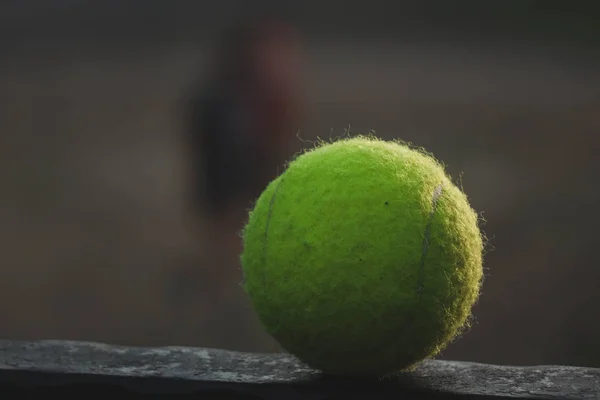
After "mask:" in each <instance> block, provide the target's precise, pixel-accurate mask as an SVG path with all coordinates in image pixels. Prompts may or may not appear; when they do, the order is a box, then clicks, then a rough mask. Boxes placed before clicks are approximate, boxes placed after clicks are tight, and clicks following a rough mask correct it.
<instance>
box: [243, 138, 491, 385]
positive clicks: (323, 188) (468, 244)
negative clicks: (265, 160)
mask: <svg viewBox="0 0 600 400" xmlns="http://www.w3.org/2000/svg"><path fill="white" fill-rule="evenodd" d="M243 241H244V251H243V254H242V256H241V260H242V268H243V271H244V276H245V283H244V287H245V290H246V291H247V293H248V295H249V297H250V299H251V301H252V304H253V306H254V308H255V310H256V312H257V314H258V316H259V318H260V319H261V321H262V323H263V324H264V326H265V328H266V330H267V331H268V332H269V333H270V334H271V335H272V336H273V337H274V338H275V339H276V340H277V341H278V342H279V344H280V345H281V346H282V347H283V348H284V349H285V350H286V351H288V352H290V353H291V354H294V355H295V356H297V357H298V358H299V359H300V360H301V361H303V362H305V363H306V364H308V365H310V366H312V367H314V368H317V369H320V370H322V371H324V372H327V373H332V374H342V375H357V376H384V375H388V374H390V373H394V372H397V371H401V370H406V369H410V368H412V367H413V366H414V365H415V364H416V363H418V362H419V361H421V360H423V359H425V358H428V357H432V356H434V355H435V354H437V353H438V352H439V351H440V350H441V349H442V348H443V347H444V346H445V345H446V344H447V343H448V342H450V341H451V340H452V339H453V338H454V337H455V336H456V335H457V334H459V333H460V331H461V329H462V328H463V327H464V326H465V324H467V323H468V320H469V317H470V314H471V307H472V306H473V304H474V303H475V301H476V299H477V297H478V294H479V288H480V282H481V280H482V275H483V274H482V272H483V271H482V252H483V239H482V235H481V232H480V230H479V227H478V216H477V214H476V213H475V212H474V211H473V209H472V208H471V207H470V205H469V203H468V201H467V198H466V196H465V195H464V194H463V192H462V191H461V190H460V189H459V188H458V187H456V186H455V185H454V184H453V183H452V182H451V180H450V179H449V178H448V176H447V175H446V173H445V171H444V169H443V167H442V166H441V165H440V164H439V163H438V162H437V161H436V160H435V159H434V158H433V157H432V156H430V155H428V154H426V153H424V152H422V151H418V150H415V149H412V148H410V147H409V146H407V145H404V144H401V143H395V142H388V141H383V140H379V139H376V138H373V137H355V138H350V139H343V140H339V141H336V142H333V143H322V144H320V145H318V146H316V147H315V148H314V149H312V150H309V151H307V152H305V153H303V154H301V155H300V156H298V157H297V158H296V159H295V160H294V161H292V162H291V163H289V165H288V168H287V169H286V171H285V172H284V173H283V174H281V175H280V176H279V177H278V178H277V179H275V180H274V181H273V182H271V183H270V184H269V185H268V186H267V188H266V189H265V190H264V192H263V193H262V195H261V196H260V197H259V198H258V200H257V201H256V203H255V206H254V209H253V210H252V211H251V212H250V214H249V219H248V223H247V225H246V227H245V228H244V231H243Z"/></svg>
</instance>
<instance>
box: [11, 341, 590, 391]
mask: <svg viewBox="0 0 600 400" xmlns="http://www.w3.org/2000/svg"><path fill="white" fill-rule="evenodd" d="M86 385H87V386H86ZM75 386H76V387H78V388H79V390H85V388H86V387H89V390H90V393H92V392H96V391H98V390H99V388H102V387H112V388H114V387H117V388H121V389H122V390H133V391H135V392H136V393H137V394H138V395H143V394H195V395H197V394H198V393H202V392H207V393H208V392H210V393H218V392H222V393H224V394H225V393H229V394H231V395H232V396H233V395H234V394H235V396H236V397H235V398H245V397H244V396H247V398H258V399H266V400H271V399H280V398H284V399H289V400H294V399H297V400H325V399H329V398H336V399H337V398H344V399H348V398H357V399H358V398H365V399H386V398H394V399H400V398H401V399H404V398H410V399H413V398H418V399H425V398H427V399H455V398H463V397H466V398H472V399H488V398H489V399H520V398H527V399H531V398H538V399H600V369H594V368H580V367H566V366H533V367H512V366H497V365H487V364H478V363H467V362H453V361H440V360H428V361H425V362H423V363H422V364H421V365H420V366H419V367H418V368H417V369H416V370H415V371H414V372H411V373H406V374H399V375H397V376H395V377H393V378H389V379H385V380H378V381H372V380H364V381H359V380H356V379H343V378H339V377H331V376H326V375H323V374H321V373H320V372H318V371H315V370H313V369H311V368H309V367H307V366H305V365H303V364H302V363H300V362H299V361H298V360H297V359H295V358H294V357H292V356H290V355H286V354H254V353H240V352H233V351H226V350H218V349H204V348H185V347H159V348H148V347H124V346H113V345H106V344H99V343H88V342H72V341H55V340H45V341H39V342H22V341H9V340H0V392H2V391H3V390H5V389H1V388H2V387H4V388H8V387H10V388H11V390H33V389H35V390H42V389H43V390H48V391H51V390H54V391H59V390H62V391H68V390H69V388H71V387H75ZM82 388H83V389H82ZM240 396H241V397H240ZM219 398H226V397H219Z"/></svg>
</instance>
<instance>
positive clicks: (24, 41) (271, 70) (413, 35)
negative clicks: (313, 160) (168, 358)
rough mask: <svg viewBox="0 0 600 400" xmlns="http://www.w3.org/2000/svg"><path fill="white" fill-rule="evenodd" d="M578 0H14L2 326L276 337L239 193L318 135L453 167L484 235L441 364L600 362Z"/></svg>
mask: <svg viewBox="0 0 600 400" xmlns="http://www.w3.org/2000/svg"><path fill="white" fill-rule="evenodd" d="M596 9H597V7H595V8H594V3H593V2H584V1H581V2H568V3H567V2H558V1H527V0H523V1H503V2H481V1H479V2H477V1H460V2H444V1H425V2H417V1H414V2H412V1H407V2H395V3H389V2H387V3H385V2H381V3H380V4H378V2H377V1H374V2H373V1H372V2H367V3H365V2H362V3H361V2H357V3H356V5H352V4H351V3H344V2H340V1H333V0H332V1H329V2H306V3H303V2H293V3H289V4H288V3H285V4H281V3H279V4H277V3H274V4H269V3H266V2H264V3H261V2H251V4H250V2H243V1H237V2H236V1H229V0H221V1H219V2H214V3H210V4H209V3H207V2H199V1H183V0H180V1H178V0H171V1H166V0H163V1H158V0H145V1H142V0H103V1H86V0H37V1H34V0H13V1H8V0H5V1H3V2H1V3H0V132H1V134H0V166H1V167H0V183H1V184H0V337H2V338H13V339H43V338H54V339H77V340H94V341H104V342H110V343H118V344H128V345H189V346H205V347H222V348H228V349H234V350H245V351H274V350H276V349H277V346H276V345H275V344H274V343H273V342H272V340H270V339H269V338H268V336H267V335H266V334H265V333H264V332H263V330H262V328H261V327H260V324H259V323H258V322H257V319H256V316H255V315H254V313H253V311H252V309H251V308H250V305H249V302H248V300H247V299H246V297H245V295H244V293H243V291H242V289H241V287H240V281H241V272H240V267H239V262H238V255H239V252H240V251H241V243H240V238H239V235H238V232H239V230H240V229H241V228H242V227H243V223H244V218H245V214H246V211H247V209H248V208H249V207H250V206H251V203H252V200H253V199H254V198H255V197H256V196H257V194H258V193H260V191H261V190H262V188H263V187H264V185H265V184H266V183H267V182H268V181H269V180H270V179H272V178H273V177H274V176H276V175H277V173H278V172H280V171H281V166H282V165H283V163H284V161H285V160H286V159H289V158H290V157H291V156H292V155H293V154H294V153H295V152H297V151H298V150H300V149H302V148H303V147H307V146H310V145H311V144H310V141H311V140H314V139H315V138H316V137H317V136H321V137H324V138H327V137H329V136H330V135H331V136H337V135H339V134H341V133H343V132H344V130H345V129H347V128H348V126H350V127H351V130H352V131H354V132H367V131H369V130H375V132H376V133H377V135H378V136H380V137H383V138H388V139H391V138H400V139H403V140H407V141H411V142H413V143H414V144H416V145H419V146H424V147H426V148H427V149H428V150H430V151H431V152H433V153H434V154H436V156H437V157H438V158H440V159H442V160H444V162H445V163H446V164H447V167H448V171H449V172H450V174H451V175H452V176H453V177H454V178H456V180H458V179H459V178H460V179H462V183H463V187H464V189H465V191H466V192H467V194H468V195H469V197H470V199H471V202H472V205H473V206H474V208H475V209H477V210H478V211H481V212H482V213H483V216H484V217H485V218H486V219H487V224H486V225H485V226H484V229H485V231H486V233H487V235H488V237H489V238H490V240H491V245H492V249H491V251H490V252H489V253H488V254H487V256H486V260H485V266H486V275H487V278H486V281H485V285H484V289H483V293H482V297H481V300H480V301H479V303H478V304H477V306H476V307H475V310H474V313H475V316H476V322H475V324H474V326H473V327H472V329H471V330H470V331H469V332H468V333H467V334H466V335H465V336H464V337H463V338H461V339H460V340H458V341H456V342H455V343H453V344H452V345H451V346H450V347H449V348H448V349H447V350H446V351H445V352H444V353H443V354H442V357H443V358H447V359H458V360H470V361H478V362H490V363H501V364H513V365H521V364H569V365H571V364H577V365H585V366H594V367H600V346H598V338H599V337H600V318H599V316H600V315H599V314H600V290H599V285H600V255H599V254H600V253H599V252H598V249H597V248H596V246H600V241H599V240H598V234H597V231H598V226H599V225H600V217H599V214H598V204H599V201H600V185H599V184H598V180H597V178H598V172H599V171H600V168H599V163H598V162H597V154H598V152H599V150H600V74H599V71H600V57H599V56H600V28H599V25H598V22H597V21H598V20H599V19H598V18H599V16H600V13H599V12H597V10H596Z"/></svg>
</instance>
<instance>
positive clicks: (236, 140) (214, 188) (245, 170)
mask: <svg viewBox="0 0 600 400" xmlns="http://www.w3.org/2000/svg"><path fill="white" fill-rule="evenodd" d="M302 63H303V58H302V56H301V43H300V40H299V38H298V37H297V36H296V33H295V32H294V30H293V28H292V27H291V26H289V25H287V24H285V23H284V22H281V21H278V20H274V19H272V20H253V21H251V22H249V23H244V24H241V25H240V26H237V27H235V28H234V29H233V30H232V31H231V32H229V34H228V35H227V36H226V37H225V41H224V43H223V44H222V46H221V47H220V48H218V52H217V54H216V58H215V63H214V64H213V65H212V69H211V71H210V75H209V77H208V80H205V81H204V82H203V83H202V84H201V85H200V87H199V90H197V92H196V93H195V94H194V96H192V98H191V99H190V101H189V104H188V108H187V110H188V112H189V114H188V115H187V117H188V121H187V122H188V126H187V132H188V134H189V138H190V141H189V144H190V149H191V156H192V160H193V169H194V174H193V177H194V182H193V188H194V193H195V196H194V206H195V207H196V209H197V211H198V212H199V215H200V220H201V224H202V225H203V226H204V228H203V229H205V235H204V236H205V237H206V245H207V251H208V252H209V253H211V254H210V257H209V259H208V260H207V262H206V267H207V268H196V270H195V271H187V272H186V273H185V274H184V276H183V277H182V278H183V280H184V281H185V282H186V284H189V285H190V289H191V290H193V291H197V290H198V284H199V283H200V284H202V285H204V284H206V287H207V290H210V291H211V294H210V295H208V296H206V295H205V297H208V298H211V299H215V300H214V301H217V302H219V301H220V302H224V303H226V304H227V303H230V304H232V307H234V308H235V307H239V308H243V307H241V306H240V297H239V295H240V294H243V292H242V291H241V289H240V287H239V283H240V282H241V280H242V275H241V270H240V265H239V255H240V253H241V251H242V243H241V238H240V235H239V232H240V230H241V228H242V227H243V224H244V220H245V218H246V215H247V212H248V209H249V208H250V207H251V205H252V202H253V201H254V200H255V199H256V198H257V197H258V196H259V195H260V193H261V191H262V190H263V189H264V188H265V186H266V185H267V184H268V183H269V182H270V181H271V180H272V179H274V178H275V177H276V176H277V174H278V173H279V172H281V170H282V169H283V167H284V163H285V161H286V160H288V159H289V158H290V157H291V156H292V153H293V149H292V145H293V144H295V140H296V133H297V130H298V127H299V122H300V117H301V115H302V114H303V107H302V106H301V104H302V103H303V101H301V99H302V98H303V95H302V93H301V88H302V85H301V73H302ZM198 274H200V275H198ZM206 274H208V275H209V276H206ZM208 288H210V289H208ZM178 292H181V290H178ZM178 296H181V294H178ZM236 298H237V300H236ZM218 299H220V300H218ZM243 301H245V300H243ZM236 302H237V305H236ZM219 307H220V309H221V311H220V312H221V313H222V312H223V311H222V307H223V304H222V303H221V304H219ZM246 308H248V307H246ZM234 318H235V317H234Z"/></svg>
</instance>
